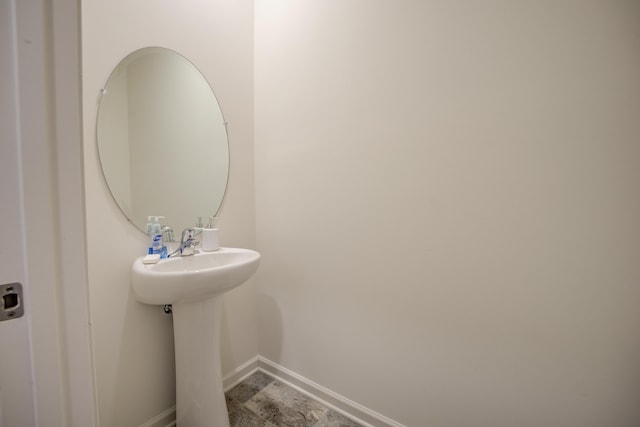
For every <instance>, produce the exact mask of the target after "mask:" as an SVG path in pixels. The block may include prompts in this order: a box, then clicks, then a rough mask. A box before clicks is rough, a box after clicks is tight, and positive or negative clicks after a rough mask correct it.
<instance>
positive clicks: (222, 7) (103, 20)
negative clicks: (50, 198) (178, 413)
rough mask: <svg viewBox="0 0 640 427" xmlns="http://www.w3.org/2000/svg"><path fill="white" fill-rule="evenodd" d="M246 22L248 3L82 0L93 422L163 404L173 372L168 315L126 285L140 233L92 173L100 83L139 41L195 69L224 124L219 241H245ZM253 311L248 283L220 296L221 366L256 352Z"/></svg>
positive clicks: (248, 234)
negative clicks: (225, 165)
mask: <svg viewBox="0 0 640 427" xmlns="http://www.w3.org/2000/svg"><path fill="white" fill-rule="evenodd" d="M252 22H253V3H252V2H251V1H249V0H243V1H234V2H223V1H211V2H207V3H206V4H205V3H203V2H200V1H197V0H188V1H186V2H184V1H183V2H179V3H176V2H171V1H168V0H161V1H150V0H143V1H136V2H130V1H126V0H118V1H109V2H82V29H83V32H82V57H83V64H82V67H83V111H84V121H83V126H84V143H85V145H84V151H85V152H84V154H85V188H86V215H87V240H88V268H89V273H88V274H89V289H90V308H91V321H92V331H93V335H94V354H95V365H96V367H95V371H96V381H97V396H98V406H99V408H98V409H99V420H100V425H102V426H123V427H124V426H136V425H139V424H141V423H143V422H146V421H147V420H149V419H150V418H152V417H153V416H155V415H157V414H159V413H161V412H162V411H164V410H166V409H168V408H170V407H171V406H172V405H174V404H175V396H174V393H175V392H174V386H175V383H174V375H175V374H174V367H173V338H172V325H171V318H170V317H168V316H165V315H164V314H162V310H161V308H159V307H152V306H144V305H142V304H139V303H137V302H136V301H135V299H134V297H133V295H132V293H131V290H130V276H129V271H130V266H131V263H132V262H133V260H134V258H135V257H137V256H140V255H142V254H143V253H144V250H145V244H146V239H145V236H144V235H143V234H142V233H140V232H139V231H137V230H136V229H135V228H134V227H133V226H132V225H130V224H129V223H127V221H126V219H125V218H124V216H123V215H122V214H121V213H120V211H119V209H118V207H117V206H116V204H115V203H114V202H113V201H112V200H111V196H110V195H109V192H108V190H107V188H106V185H105V183H104V180H103V178H102V176H101V175H100V168H99V164H98V160H97V155H96V148H95V118H96V111H97V98H98V93H99V89H100V88H101V87H102V86H103V85H104V83H105V82H106V80H107V78H108V76H109V73H110V72H111V70H112V69H113V68H114V67H115V66H116V65H117V64H118V62H119V61H120V60H121V59H122V58H124V57H125V56H126V55H127V54H128V53H130V52H132V51H133V50H136V49H138V48H141V47H144V46H163V47H167V48H170V49H173V50H176V51H178V52H180V53H181V54H183V55H184V56H185V57H187V58H188V59H189V60H191V61H192V62H193V63H194V64H195V65H196V66H197V67H198V68H199V69H200V70H201V71H202V72H203V74H204V75H205V77H206V78H207V79H208V80H209V81H210V82H211V84H212V86H213V88H214V90H215V92H216V96H217V97H218V99H219V101H220V104H221V107H222V110H223V112H224V114H225V119H226V120H227V121H228V122H229V128H228V130H229V139H230V144H231V167H230V179H229V186H228V193H227V197H226V199H225V201H224V205H223V208H222V211H221V212H220V220H219V226H220V228H221V229H222V237H221V240H222V242H221V243H222V244H223V245H225V246H240V247H249V248H251V247H254V245H255V231H254V230H255V220H254V188H253V140H252V138H253V110H252V108H253V107H252V90H253V86H252V43H253V42H252V34H253V32H252V31H253V30H252ZM255 311H256V310H255V290H254V285H253V284H252V283H247V284H245V285H244V286H241V287H239V288H238V289H236V290H234V291H232V292H230V293H228V294H227V295H226V296H225V312H224V322H225V323H224V324H223V331H224V332H223V357H222V359H223V367H222V368H223V372H229V371H231V370H232V369H234V368H235V367H237V366H239V365H240V364H242V363H244V362H245V361H247V360H248V359H250V358H252V357H255V355H256V354H257V336H256V323H257V319H256V314H255Z"/></svg>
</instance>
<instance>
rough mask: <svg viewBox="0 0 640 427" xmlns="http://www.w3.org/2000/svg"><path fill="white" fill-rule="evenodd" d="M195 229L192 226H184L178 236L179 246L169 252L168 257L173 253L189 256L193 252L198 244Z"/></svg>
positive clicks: (173, 254)
mask: <svg viewBox="0 0 640 427" xmlns="http://www.w3.org/2000/svg"><path fill="white" fill-rule="evenodd" d="M195 237H196V230H195V229H193V228H185V229H184V230H183V231H182V237H181V238H180V246H178V249H176V250H175V251H173V252H171V253H170V254H169V258H170V257H172V256H175V255H180V256H189V255H193V254H194V253H195V248H196V246H198V245H199V244H200V241H198V240H197V239H196V238H195Z"/></svg>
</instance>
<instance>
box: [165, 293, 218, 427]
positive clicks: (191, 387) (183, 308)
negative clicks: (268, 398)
mask: <svg viewBox="0 0 640 427" xmlns="http://www.w3.org/2000/svg"><path fill="white" fill-rule="evenodd" d="M221 320H222V295H217V296H214V297H212V298H208V299H205V300H204V301H195V302H190V303H177V304H173V336H174V340H175V352H176V425H177V427H229V415H228V412H227V404H226V401H225V397H224V390H223V386H222V372H221V371H222V368H221V364H220V363H221V362H220V357H221V356H220V335H221V324H220V323H221Z"/></svg>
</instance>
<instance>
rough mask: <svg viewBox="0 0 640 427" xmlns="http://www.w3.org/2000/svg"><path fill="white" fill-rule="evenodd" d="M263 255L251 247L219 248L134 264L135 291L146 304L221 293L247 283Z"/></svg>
mask: <svg viewBox="0 0 640 427" xmlns="http://www.w3.org/2000/svg"><path fill="white" fill-rule="evenodd" d="M259 261H260V254H259V253H258V252H256V251H252V250H251V249H240V248H220V249H219V250H217V251H213V252H204V251H199V252H198V253H196V254H194V255H190V256H185V257H179V256H178V257H175V258H169V259H163V260H160V262H158V263H157V264H143V262H142V257H140V258H137V259H136V260H135V262H134V263H133V267H132V280H131V282H132V285H133V292H134V293H135V295H136V298H137V300H138V301H140V302H142V303H145V304H158V305H164V304H176V303H181V302H192V301H198V300H202V299H206V298H209V297H212V296H214V295H218V294H221V293H223V292H226V291H228V290H230V289H233V288H235V287H236V286H238V285H241V284H242V283H244V282H246V281H247V279H249V278H250V277H251V276H252V275H253V273H255V271H256V269H257V268H258V263H259Z"/></svg>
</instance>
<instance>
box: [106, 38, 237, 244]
mask: <svg viewBox="0 0 640 427" xmlns="http://www.w3.org/2000/svg"><path fill="white" fill-rule="evenodd" d="M96 136H97V143H98V155H99V158H100V164H101V166H102V171H103V174H104V177H105V180H106V182H107V185H108V187H109V190H110V191H111V194H112V196H113V198H114V200H115V201H116V203H117V204H118V206H119V207H120V209H121V210H122V212H123V213H124V214H125V215H126V217H127V218H128V219H129V220H130V221H131V222H132V223H133V224H134V225H135V226H136V227H137V228H138V229H140V230H142V231H143V232H146V223H147V216H149V215H161V216H164V217H165V219H164V220H162V223H163V225H169V226H171V227H173V229H174V230H182V229H183V228H185V227H189V226H194V225H195V224H196V222H197V220H198V217H202V219H203V221H204V222H205V223H206V221H207V219H208V218H209V217H210V216H213V215H215V214H216V213H217V211H218V209H219V208H220V205H221V203H222V199H223V197H224V192H225V189H226V184H227V178H228V174H229V144H228V140H227V132H226V126H225V121H224V117H223V115H222V111H221V110H220V106H219V104H218V101H217V99H216V97H215V95H214V93H213V91H212V89H211V87H210V86H209V83H208V82H207V81H206V79H205V78H204V76H203V75H202V74H201V73H200V72H199V71H198V69H197V68H196V67H195V66H194V65H193V64H192V63H191V62H189V61H188V60H187V59H186V58H184V57H183V56H182V55H180V54H178V53H176V52H174V51H171V50H169V49H164V48H157V47H150V48H144V49H140V50H137V51H135V52H133V53H132V54H130V55H128V56H127V57H126V58H125V59H123V60H122V61H121V62H120V64H118V66H117V67H116V68H115V69H114V71H113V72H112V73H111V76H110V77H109V79H108V81H107V84H106V85H105V88H104V89H103V91H102V95H101V99H100V105H99V107H98V119H97V130H96ZM176 233H179V231H177V232H176Z"/></svg>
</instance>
